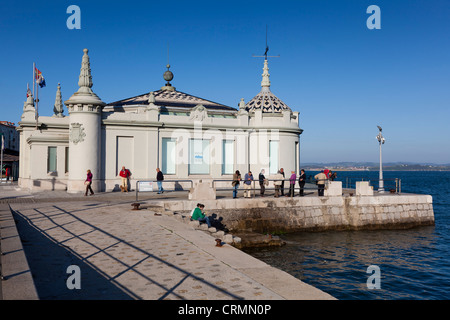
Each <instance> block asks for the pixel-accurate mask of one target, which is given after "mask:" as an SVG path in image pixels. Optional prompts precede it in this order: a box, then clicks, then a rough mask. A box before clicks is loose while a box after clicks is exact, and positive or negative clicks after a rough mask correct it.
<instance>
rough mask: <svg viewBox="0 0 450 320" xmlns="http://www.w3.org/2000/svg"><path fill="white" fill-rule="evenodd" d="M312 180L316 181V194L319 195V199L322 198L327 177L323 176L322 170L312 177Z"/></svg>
mask: <svg viewBox="0 0 450 320" xmlns="http://www.w3.org/2000/svg"><path fill="white" fill-rule="evenodd" d="M314 179H316V184H317V193H318V194H319V197H322V196H323V193H324V190H325V181H326V180H327V176H326V175H325V173H323V170H322V171H321V172H320V173H318V174H316V175H315V176H314Z"/></svg>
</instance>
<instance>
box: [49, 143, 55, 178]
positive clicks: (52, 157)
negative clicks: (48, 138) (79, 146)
mask: <svg viewBox="0 0 450 320" xmlns="http://www.w3.org/2000/svg"><path fill="white" fill-rule="evenodd" d="M47 172H56V147H48V151H47Z"/></svg>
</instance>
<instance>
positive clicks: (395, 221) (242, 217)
mask: <svg viewBox="0 0 450 320" xmlns="http://www.w3.org/2000/svg"><path fill="white" fill-rule="evenodd" d="M151 202H152V203H153V204H157V203H158V201H151ZM196 203H197V201H190V200H177V201H161V203H159V205H161V206H163V207H164V208H165V209H166V210H171V211H174V212H188V211H190V210H192V208H193V207H194V206H195V205H196ZM202 203H203V204H205V212H206V214H207V215H212V214H215V215H216V217H217V218H218V219H219V218H220V219H221V221H223V223H224V224H225V225H226V227H227V228H228V229H229V230H230V232H236V231H243V230H248V231H254V232H263V233H265V232H296V231H324V230H371V229H404V228H411V227H417V226H425V225H434V212H433V204H432V197H431V196H430V195H419V194H390V193H384V194H378V193H376V194H375V195H352V196H350V195H349V194H347V195H342V194H341V195H340V196H324V197H317V196H308V197H292V198H290V197H282V198H251V199H246V198H240V199H215V200H204V201H202Z"/></svg>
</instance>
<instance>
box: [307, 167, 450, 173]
mask: <svg viewBox="0 0 450 320" xmlns="http://www.w3.org/2000/svg"><path fill="white" fill-rule="evenodd" d="M301 169H305V170H307V171H320V170H324V169H328V170H331V171H336V172H339V171H345V172H348V171H354V172H378V171H379V169H378V168H376V169H375V168H370V169H351V168H333V167H328V166H323V167H320V168H318V167H314V168H309V167H301ZM383 171H404V172H420V171H422V172H448V171H450V168H445V169H436V168H433V169H431V168H430V169H397V168H396V169H391V168H383Z"/></svg>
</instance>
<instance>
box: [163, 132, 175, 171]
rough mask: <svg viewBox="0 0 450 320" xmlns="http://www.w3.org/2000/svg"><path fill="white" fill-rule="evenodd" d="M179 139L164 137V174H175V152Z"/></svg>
mask: <svg viewBox="0 0 450 320" xmlns="http://www.w3.org/2000/svg"><path fill="white" fill-rule="evenodd" d="M176 147H177V141H176V140H175V139H171V138H162V155H161V156H162V164H161V171H162V173H163V174H175V173H176V171H175V170H176V163H175V152H176Z"/></svg>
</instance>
